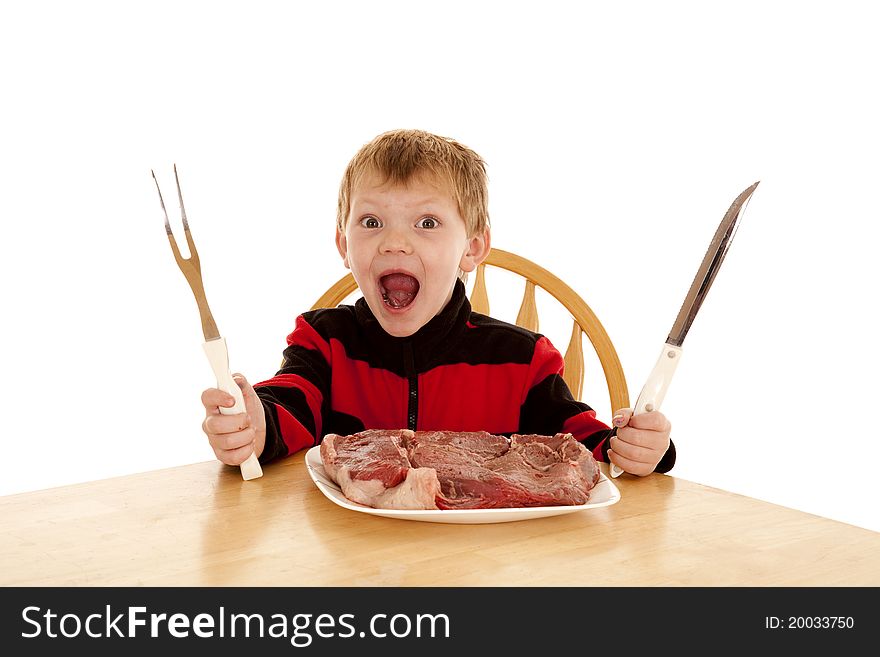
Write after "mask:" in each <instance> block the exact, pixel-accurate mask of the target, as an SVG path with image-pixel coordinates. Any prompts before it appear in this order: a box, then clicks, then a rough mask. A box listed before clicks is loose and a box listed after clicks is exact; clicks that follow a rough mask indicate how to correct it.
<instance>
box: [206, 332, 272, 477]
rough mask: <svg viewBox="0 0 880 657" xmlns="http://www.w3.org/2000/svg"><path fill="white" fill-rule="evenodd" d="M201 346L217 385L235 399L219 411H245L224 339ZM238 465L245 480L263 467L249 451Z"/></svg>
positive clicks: (232, 413) (258, 474) (261, 474)
mask: <svg viewBox="0 0 880 657" xmlns="http://www.w3.org/2000/svg"><path fill="white" fill-rule="evenodd" d="M202 346H203V347H204V349H205V354H206V355H207V356H208V362H209V363H210V364H211V369H212V370H214V376H215V377H217V387H218V388H220V390H222V391H223V392H228V393H229V394H230V395H232V397H233V398H234V399H235V405H234V406H232V407H227V406H221V407H220V412H221V413H222V414H223V415H235V414H236V413H244V412H245V411H246V408H245V405H244V396H243V395H242V394H241V388H239V387H238V384H237V383H236V382H235V379H233V378H232V373H231V372H230V371H229V352H228V351H227V349H226V339H225V338H217V339H216V340H209V341H208V342H205V343H204V344H203V345H202ZM240 467H241V477H242V479H244V480H245V481H250V480H251V479H256V478H258V477H262V476H263V469H262V468H261V467H260V462H259V461H258V460H257V455H256V454H254V453H251V455H250V456H248V457H247V459H246V460H245V462H244V463H242V464H241V466H240Z"/></svg>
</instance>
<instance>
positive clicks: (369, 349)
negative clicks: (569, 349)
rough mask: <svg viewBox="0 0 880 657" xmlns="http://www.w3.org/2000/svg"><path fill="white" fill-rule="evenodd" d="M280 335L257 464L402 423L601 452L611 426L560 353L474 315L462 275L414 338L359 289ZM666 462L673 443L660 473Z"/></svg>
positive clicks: (603, 455)
mask: <svg viewBox="0 0 880 657" xmlns="http://www.w3.org/2000/svg"><path fill="white" fill-rule="evenodd" d="M287 344H288V346H287V348H286V349H285V350H284V362H283V366H282V368H281V369H280V370H279V371H278V373H277V374H276V375H275V376H274V377H272V378H271V379H269V380H268V381H262V382H260V383H258V384H256V385H255V386H254V388H255V389H256V392H257V395H258V396H259V397H260V399H261V401H262V403H263V407H264V408H265V411H266V447H265V449H264V450H263V454H262V455H261V457H260V461H261V462H263V463H266V462H268V461H271V460H273V459H275V458H279V457H282V456H286V455H288V454H293V453H294V452H297V451H299V450H301V449H305V448H308V447H312V446H314V445H317V444H319V443H320V442H321V439H322V438H323V437H324V436H325V435H326V434H328V433H336V434H340V435H347V434H352V433H356V432H358V431H363V430H365V429H402V428H408V429H411V430H413V431H488V432H489V433H493V434H498V435H506V436H510V435H511V434H513V433H521V434H530V433H535V434H543V435H553V434H555V433H559V432H563V433H571V434H572V435H573V436H574V437H575V438H576V439H577V440H579V441H581V442H582V443H583V444H584V445H585V446H586V447H587V449H589V450H591V451H592V453H593V455H594V456H595V457H596V459H597V460H601V461H607V451H608V445H607V443H608V441H607V437H608V433H609V427H608V426H607V425H605V424H603V423H602V422H600V421H599V420H597V419H596V413H595V411H594V410H593V409H591V408H590V407H589V406H588V405H587V404H584V403H582V402H579V401H576V400H575V399H573V398H572V396H571V392H570V391H569V388H568V386H567V385H566V384H565V382H564V381H563V380H562V368H563V361H562V356H561V355H560V353H559V351H557V350H556V348H555V347H554V346H553V345H552V344H551V343H550V341H549V340H548V339H547V338H546V337H544V336H542V335H540V334H537V333H532V332H531V331H527V330H525V329H522V328H520V327H518V326H514V325H512V324H507V323H505V322H501V321H499V320H496V319H493V318H491V317H487V316H486V315H481V314H479V313H475V312H472V311H471V305H470V303H469V302H468V300H467V296H466V294H465V288H464V285H463V284H462V283H461V281H458V282H456V286H455V290H454V292H453V295H452V299H451V300H450V301H449V303H448V304H447V305H446V307H445V308H444V309H443V310H442V311H441V312H440V313H439V314H438V315H437V316H436V317H434V318H433V319H432V320H431V321H430V322H428V323H427V324H426V325H425V326H423V327H422V328H421V329H419V331H417V332H416V333H415V334H413V335H411V336H408V337H405V338H399V337H394V336H391V335H389V334H388V333H386V332H385V331H384V330H383V329H382V327H381V325H380V324H379V322H378V321H377V320H376V318H375V317H374V316H373V313H372V312H371V311H370V308H369V306H368V305H367V303H366V301H365V300H364V299H363V298H361V299H359V300H358V301H357V302H356V303H355V304H354V305H353V306H349V305H343V306H339V307H337V308H327V309H321V310H313V311H310V312H307V313H304V314H302V315H300V316H299V317H298V318H297V320H296V326H295V328H294V330H293V332H292V333H291V334H290V335H289V336H287ZM674 463H675V448H674V447H673V446H672V445H671V444H670V448H669V451H667V453H666V455H665V456H664V457H663V459H662V460H661V461H660V463H659V464H658V465H657V468H656V471H657V472H667V471H669V470H670V469H671V468H672V466H673V464H674Z"/></svg>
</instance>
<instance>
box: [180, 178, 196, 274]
mask: <svg viewBox="0 0 880 657" xmlns="http://www.w3.org/2000/svg"><path fill="white" fill-rule="evenodd" d="M174 182H176V183H177V199H178V201H180V216H181V218H182V219H183V234H184V236H185V237H186V243H187V244H188V245H189V255H190V259H191V260H194V261H195V263H196V264H197V265H198V263H199V252H198V251H196V244H195V242H194V241H193V238H192V235H191V234H190V232H189V222H188V221H187V220H186V208H185V207H183V192H181V191H180V178H178V177H177V164H175V165H174Z"/></svg>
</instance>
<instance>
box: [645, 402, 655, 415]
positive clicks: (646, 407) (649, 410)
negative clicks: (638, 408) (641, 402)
mask: <svg viewBox="0 0 880 657" xmlns="http://www.w3.org/2000/svg"><path fill="white" fill-rule="evenodd" d="M645 410H646V411H648V413H650V412H651V411H653V410H654V404H645Z"/></svg>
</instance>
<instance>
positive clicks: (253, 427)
mask: <svg viewBox="0 0 880 657" xmlns="http://www.w3.org/2000/svg"><path fill="white" fill-rule="evenodd" d="M232 378H233V379H235V382H236V383H237V384H238V387H239V388H241V394H242V396H243V397H244V405H245V409H246V412H245V413H237V414H236V415H223V414H221V413H220V406H225V407H227V408H228V407H231V406H234V405H235V399H233V398H232V395H230V394H229V393H227V392H223V391H222V390H220V389H219V388H208V389H207V390H205V391H204V392H203V393H202V405H203V406H204V407H205V421H204V422H202V431H204V432H205V434H206V435H207V436H208V442H209V443H211V447H212V448H213V450H214V455H215V456H216V457H217V460H219V461H220V462H221V463H226V464H227V465H241V464H242V463H244V461H245V460H246V459H247V457H248V456H250V455H251V452H253V453H255V454H256V455H257V456H258V457H259V456H260V454H262V453H263V448H264V447H265V446H266V414H265V412H264V411H263V404H262V403H261V402H260V399H259V397H257V393H256V392H254V389H253V387H252V386H251V384H250V383H248V382H247V379H245V378H244V375H242V374H238V373H235V374H233V375H232Z"/></svg>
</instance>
